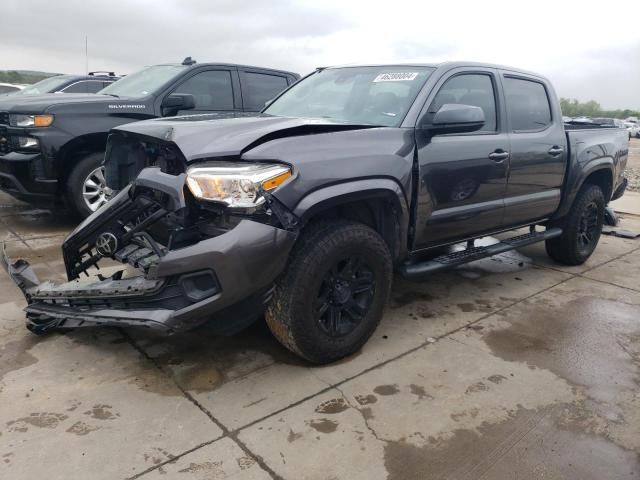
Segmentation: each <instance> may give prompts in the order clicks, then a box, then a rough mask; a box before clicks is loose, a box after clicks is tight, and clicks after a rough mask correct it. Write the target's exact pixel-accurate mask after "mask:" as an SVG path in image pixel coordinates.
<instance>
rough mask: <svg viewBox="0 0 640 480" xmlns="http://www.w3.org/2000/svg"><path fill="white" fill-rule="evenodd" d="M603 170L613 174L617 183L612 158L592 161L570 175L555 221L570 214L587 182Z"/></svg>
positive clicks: (613, 178)
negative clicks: (590, 176) (592, 175)
mask: <svg viewBox="0 0 640 480" xmlns="http://www.w3.org/2000/svg"><path fill="white" fill-rule="evenodd" d="M576 170H578V169H576ZM602 170H606V171H608V172H609V173H610V174H611V179H612V181H615V168H614V161H613V158H611V157H602V158H598V159H595V160H592V161H590V162H589V163H587V164H585V165H583V166H582V168H580V169H579V170H578V172H577V173H574V174H573V175H571V174H569V177H568V179H567V183H566V184H565V194H564V196H563V198H562V201H561V203H560V207H559V208H558V210H557V211H556V213H555V214H554V216H553V218H554V219H558V218H562V217H564V216H565V215H566V214H567V213H569V210H571V205H573V202H574V200H575V198H576V195H578V192H579V191H580V189H581V188H582V186H583V185H584V182H585V180H586V179H587V178H588V177H589V175H591V174H592V173H595V172H599V171H602ZM611 187H612V192H611V193H613V188H614V185H613V184H612V185H611ZM606 201H609V199H606Z"/></svg>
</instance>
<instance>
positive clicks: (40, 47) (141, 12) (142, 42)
mask: <svg viewBox="0 0 640 480" xmlns="http://www.w3.org/2000/svg"><path fill="white" fill-rule="evenodd" d="M2 16H3V28H2V29H0V45H2V58H1V60H0V68H20V69H42V70H49V71H61V72H82V71H83V70H84V38H85V35H86V36H88V38H89V67H90V69H107V70H114V69H115V70H117V71H119V72H122V73H130V72H132V71H134V70H137V69H139V68H141V67H142V66H144V65H151V64H155V63H165V62H177V61H180V60H182V58H184V57H185V56H187V55H191V56H193V57H194V58H196V59H197V60H198V61H224V62H235V63H244V64H251V65H260V66H273V67H278V68H284V69H289V70H294V71H297V72H299V73H307V72H308V71H310V70H311V69H313V68H314V67H316V66H323V65H335V64H345V63H369V62H395V61H399V62H405V61H413V60H416V61H427V62H428V61H442V60H475V61H487V62H493V63H501V64H507V65H514V66H517V67H521V68H526V69H530V70H534V71H538V72H540V73H542V74H545V75H547V76H548V77H550V78H551V79H552V80H553V81H554V82H555V84H556V86H557V89H558V91H559V94H560V95H562V96H569V97H577V98H579V99H581V100H588V99H594V100H597V101H599V102H600V103H601V104H602V105H603V106H604V107H607V108H626V107H629V108H640V91H639V89H638V85H640V29H638V28H637V19H638V18H640V3H638V2H628V3H625V4H604V3H602V2H600V3H590V2H584V1H581V2H578V1H564V2H558V1H551V0H537V1H536V2H528V3H522V2H513V1H502V0H494V1H491V2H480V1H477V0H457V1H456V2H437V3H436V2H426V1H424V0H422V1H418V0H415V1H414V0H407V1H396V2H388V1H387V2H378V1H375V0H366V1H365V0H349V1H345V0H323V2H317V1H315V0H270V1H268V2H248V1H244V0H215V1H214V0H211V1H207V0H182V1H180V0H126V1H125V0H110V1H104V0H100V1H98V0H77V1H71V0H67V1H61V0H60V1H55V2H53V1H51V0H3V2H2Z"/></svg>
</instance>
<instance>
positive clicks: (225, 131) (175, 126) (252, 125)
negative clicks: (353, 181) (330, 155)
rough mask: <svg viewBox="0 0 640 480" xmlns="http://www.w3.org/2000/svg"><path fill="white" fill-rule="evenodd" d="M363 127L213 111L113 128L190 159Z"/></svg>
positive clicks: (234, 154)
mask: <svg viewBox="0 0 640 480" xmlns="http://www.w3.org/2000/svg"><path fill="white" fill-rule="evenodd" d="M221 117H222V118H221ZM229 117H234V118H229ZM366 128H373V126H372V125H354V124H346V123H340V122H336V121H332V120H325V119H309V118H288V117H272V116H267V115H260V114H254V115H252V116H250V117H246V116H242V117H237V116H236V115H233V114H232V115H215V114H214V115H191V116H185V117H174V118H164V119H157V120H146V121H142V122H135V123H130V124H127V125H123V126H120V127H116V128H115V129H114V130H115V131H121V132H125V133H126V132H129V133H134V134H137V135H141V136H144V137H151V138H154V139H159V140H161V141H164V142H170V143H174V144H175V145H177V147H178V148H179V149H180V151H181V152H182V154H183V155H184V157H185V159H186V160H187V162H192V161H195V160H198V159H203V158H212V157H225V158H239V157H240V156H241V155H242V154H243V153H244V152H246V151H248V150H251V149H252V148H254V147H256V146H258V145H261V144H263V143H265V142H268V141H271V140H275V139H278V138H286V137H293V136H302V135H312V134H318V133H330V132H340V131H345V130H359V129H366Z"/></svg>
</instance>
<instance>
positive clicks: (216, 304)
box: [0, 167, 296, 334]
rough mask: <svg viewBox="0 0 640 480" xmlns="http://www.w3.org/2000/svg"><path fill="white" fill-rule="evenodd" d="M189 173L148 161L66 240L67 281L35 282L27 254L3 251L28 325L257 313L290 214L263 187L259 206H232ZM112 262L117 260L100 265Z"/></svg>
mask: <svg viewBox="0 0 640 480" xmlns="http://www.w3.org/2000/svg"><path fill="white" fill-rule="evenodd" d="M186 177H187V175H186V173H179V174H175V172H174V173H173V174H170V173H164V172H163V171H162V170H161V168H160V167H149V168H145V169H144V170H142V171H141V173H140V174H139V176H138V177H137V178H136V180H135V181H134V182H133V183H132V184H131V185H130V186H127V187H125V188H124V189H123V190H122V191H120V193H119V194H118V195H117V196H116V197H114V198H113V199H112V200H111V201H110V202H108V203H107V204H106V205H105V206H104V207H102V208H101V209H100V210H98V211H97V212H95V213H94V214H93V215H91V216H90V217H89V218H87V219H86V220H85V221H84V222H83V223H82V224H80V225H79V226H78V227H77V228H76V229H75V231H73V232H72V233H71V234H70V235H69V236H68V237H67V238H66V239H65V242H64V244H63V256H64V262H65V267H66V273H67V277H68V280H69V281H68V282H67V283H64V284H61V285H55V284H53V283H51V282H44V283H40V281H39V280H38V278H37V276H36V275H35V273H34V272H33V270H32V269H31V267H30V266H29V264H28V263H27V262H26V261H24V260H17V261H15V262H13V261H11V260H10V259H9V258H8V257H7V255H6V252H5V251H4V249H3V251H2V255H1V260H0V262H1V263H2V265H3V266H4V268H5V270H7V272H8V273H9V275H10V276H11V278H12V279H13V281H14V282H15V283H16V284H17V285H18V287H19V288H20V289H21V290H22V292H23V293H24V295H25V298H26V299H27V303H28V305H27V307H26V308H25V312H26V315H27V327H28V328H29V330H31V331H32V332H34V333H44V332H47V331H49V330H52V329H56V328H64V329H66V328H76V327H85V326H98V325H100V326H136V327H145V328H149V329H154V330H158V331H162V332H165V333H174V332H178V331H183V330H187V329H190V328H193V327H195V326H197V325H200V324H202V323H204V322H207V321H212V324H213V325H214V327H217V328H216V329H217V330H218V331H219V333H223V334H231V333H235V331H238V330H240V329H242V328H244V327H245V326H247V325H248V324H249V323H251V322H252V321H253V320H255V319H256V318H258V317H259V315H260V313H261V312H262V311H263V309H264V305H265V303H266V302H267V301H268V300H269V298H270V295H271V291H272V288H273V283H274V280H275V279H276V277H277V276H278V275H279V274H280V272H282V270H283V269H284V267H285V264H286V260H287V257H288V254H289V251H290V249H291V247H292V245H293V243H294V240H295V237H296V230H295V218H293V217H292V215H291V214H290V213H289V212H288V210H286V209H285V208H284V207H283V206H282V205H281V204H279V203H278V202H277V200H275V199H274V198H273V196H271V195H269V194H268V193H267V192H263V193H264V196H265V201H264V204H263V207H262V208H260V209H259V210H258V211H254V212H252V213H251V214H246V215H242V214H240V215H238V214H232V213H230V212H229V209H228V208H226V207H225V206H224V205H221V204H220V203H219V202H206V201H202V200H201V199H198V198H195V197H194V196H193V195H192V194H191V192H190V191H189V189H188V188H186V187H185V182H186ZM114 261H115V262H117V263H118V264H121V265H122V268H117V269H114V268H113V267H110V268H109V269H108V270H109V271H110V272H111V273H110V274H109V275H108V276H105V275H102V274H100V273H99V272H101V271H102V272H104V271H105V269H104V267H102V270H101V264H103V263H105V262H106V263H114ZM116 265H117V264H116ZM114 271H115V273H113V272H114ZM90 272H95V273H97V275H90ZM82 275H86V279H84V280H80V278H81V276H82Z"/></svg>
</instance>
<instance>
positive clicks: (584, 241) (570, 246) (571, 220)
mask: <svg viewBox="0 0 640 480" xmlns="http://www.w3.org/2000/svg"><path fill="white" fill-rule="evenodd" d="M604 207H605V200H604V194H603V193H602V189H601V188H600V187H599V186H597V185H590V184H587V185H584V186H583V187H582V189H581V190H580V191H579V192H578V195H577V196H576V199H575V200H574V202H573V205H572V207H571V210H570V212H569V213H568V215H567V217H566V218H565V220H564V222H563V223H562V225H560V226H561V227H562V235H561V236H559V237H556V238H552V239H550V240H547V241H546V242H545V247H546V250H547V254H548V255H549V256H550V257H551V258H553V259H554V260H555V261H557V262H559V263H564V264H565V265H581V264H583V263H584V262H586V261H587V259H588V258H589V257H590V256H591V254H592V253H593V251H594V250H595V248H596V246H597V245H598V241H599V240H600V233H601V232H602V225H603V223H604Z"/></svg>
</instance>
